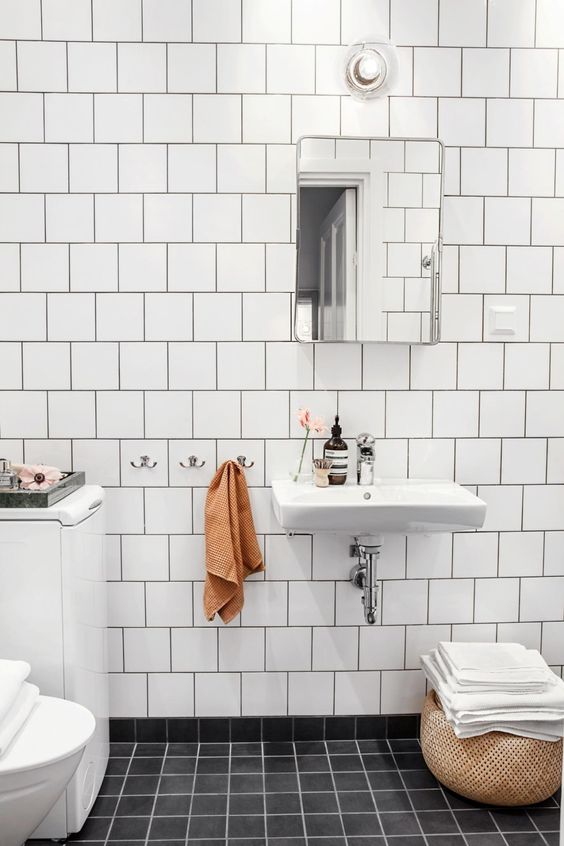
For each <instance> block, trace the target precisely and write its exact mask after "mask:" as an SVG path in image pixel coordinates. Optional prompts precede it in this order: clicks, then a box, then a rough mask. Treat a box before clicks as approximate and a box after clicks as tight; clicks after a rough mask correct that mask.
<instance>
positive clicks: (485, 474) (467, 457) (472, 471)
mask: <svg viewBox="0 0 564 846" xmlns="http://www.w3.org/2000/svg"><path fill="white" fill-rule="evenodd" d="M506 443H507V442H506ZM500 464H501V442H500V440H499V439H497V438H485V437H482V438H476V439H468V440H467V439H460V440H458V441H457V445H456V469H455V481H457V482H458V483H459V484H461V485H478V484H483V485H488V484H497V483H499V481H500Z"/></svg>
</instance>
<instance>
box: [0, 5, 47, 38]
mask: <svg viewBox="0 0 564 846" xmlns="http://www.w3.org/2000/svg"><path fill="white" fill-rule="evenodd" d="M0 27H1V29H2V33H3V37H4V38H41V3H40V2H39V0H2V3H1V4H0Z"/></svg>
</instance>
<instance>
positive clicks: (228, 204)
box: [194, 194, 241, 242]
mask: <svg viewBox="0 0 564 846" xmlns="http://www.w3.org/2000/svg"><path fill="white" fill-rule="evenodd" d="M240 240H241V198H240V197H239V195H237V194H196V196H195V197H194V241H204V242H217V241H229V242H238V241H240Z"/></svg>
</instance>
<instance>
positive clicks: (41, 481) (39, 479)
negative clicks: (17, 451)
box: [18, 464, 63, 491]
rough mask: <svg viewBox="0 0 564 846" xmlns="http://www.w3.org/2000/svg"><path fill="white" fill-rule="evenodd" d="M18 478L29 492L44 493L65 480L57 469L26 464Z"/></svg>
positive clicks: (42, 465)
mask: <svg viewBox="0 0 564 846" xmlns="http://www.w3.org/2000/svg"><path fill="white" fill-rule="evenodd" d="M18 476H19V477H20V481H21V483H22V484H21V486H22V488H25V490H27V491H44V490H45V489H46V488H50V487H51V485H54V484H55V482H59V481H60V480H61V479H62V478H63V474H62V473H61V471H60V470H59V469H58V468H57V467H47V466H46V465H45V464H24V465H22V467H21V468H20V472H19V473H18Z"/></svg>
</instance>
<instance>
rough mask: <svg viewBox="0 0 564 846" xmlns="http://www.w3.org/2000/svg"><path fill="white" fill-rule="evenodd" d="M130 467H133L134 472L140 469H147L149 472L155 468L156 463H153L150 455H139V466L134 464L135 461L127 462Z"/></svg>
mask: <svg viewBox="0 0 564 846" xmlns="http://www.w3.org/2000/svg"><path fill="white" fill-rule="evenodd" d="M129 463H130V464H131V466H132V467H135V469H136V470H139V469H140V468H141V467H148V468H149V470H152V469H153V467H156V466H157V464H158V461H153V460H152V459H151V456H150V455H141V456H140V457H139V464H136V463H135V461H130V462H129Z"/></svg>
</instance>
